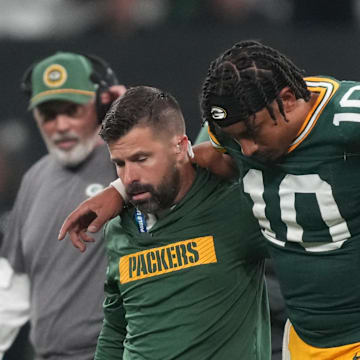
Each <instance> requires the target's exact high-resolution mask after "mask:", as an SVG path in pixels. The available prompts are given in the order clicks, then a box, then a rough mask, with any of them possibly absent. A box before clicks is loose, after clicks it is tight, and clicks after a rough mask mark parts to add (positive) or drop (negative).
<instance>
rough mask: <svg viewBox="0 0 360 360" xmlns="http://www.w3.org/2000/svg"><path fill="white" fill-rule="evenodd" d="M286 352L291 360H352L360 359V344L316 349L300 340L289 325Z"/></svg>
mask: <svg viewBox="0 0 360 360" xmlns="http://www.w3.org/2000/svg"><path fill="white" fill-rule="evenodd" d="M288 350H289V353H290V359H291V360H314V359H319V360H320V359H321V360H334V359H336V360H352V359H357V358H358V357H359V358H360V342H358V343H354V344H349V345H343V346H336V347H331V348H318V347H314V346H311V345H309V344H306V343H305V342H304V341H303V340H301V339H300V337H299V335H298V334H297V333H296V331H295V329H294V327H293V326H292V325H290V332H289V344H288Z"/></svg>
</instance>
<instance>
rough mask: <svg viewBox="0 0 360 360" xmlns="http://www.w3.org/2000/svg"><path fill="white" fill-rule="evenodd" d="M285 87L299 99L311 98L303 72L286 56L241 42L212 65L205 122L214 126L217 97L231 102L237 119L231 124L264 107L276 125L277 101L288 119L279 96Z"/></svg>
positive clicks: (204, 106)
mask: <svg viewBox="0 0 360 360" xmlns="http://www.w3.org/2000/svg"><path fill="white" fill-rule="evenodd" d="M285 86H289V87H290V89H291V90H292V91H293V92H294V94H295V96H296V98H297V99H299V98H302V99H304V100H305V101H308V100H309V99H310V92H309V91H308V89H307V87H306V83H305V81H304V80H303V71H302V70H300V69H299V68H298V67H296V66H295V65H294V64H293V63H292V62H291V61H290V60H289V59H288V58H287V57H286V56H284V55H283V54H281V53H280V52H279V51H277V50H275V49H273V48H271V47H268V46H265V45H263V44H261V43H260V42H258V41H251V40H248V41H242V42H239V43H237V44H235V45H234V46H233V47H232V48H230V49H228V50H226V51H225V52H224V53H223V54H222V55H221V56H219V57H218V58H217V59H216V60H214V61H213V62H212V63H211V64H210V68H209V70H208V74H207V77H206V79H205V81H204V84H203V87H202V97H201V110H202V115H203V122H205V121H208V122H209V124H210V125H211V122H212V121H214V118H213V117H212V114H211V109H212V106H213V105H217V104H216V102H215V103H214V98H215V99H219V98H220V97H222V98H224V99H228V100H226V102H227V104H230V105H229V107H230V109H231V108H233V109H232V110H231V111H232V112H233V115H232V116H233V119H232V120H231V119H230V121H229V120H228V124H229V125H230V124H231V123H235V122H238V121H241V120H245V121H246V120H247V119H248V118H249V117H250V116H251V115H253V114H255V113H256V112H258V111H259V110H261V109H263V108H266V109H267V110H268V112H269V114H270V116H271V118H272V119H273V120H274V121H275V122H276V119H275V115H274V112H273V109H272V107H271V105H270V104H271V103H272V102H273V101H274V100H276V102H277V104H278V106H279V110H280V113H281V114H282V115H283V117H284V119H285V120H286V117H285V113H284V108H283V103H282V100H281V98H280V97H279V93H280V91H281V90H282V89H283V88H284V87H285ZM229 99H231V100H229ZM234 108H236V110H235V111H234ZM235 116H236V119H235ZM231 121H232V122H231ZM224 123H225V122H224ZM219 125H220V126H221V124H219ZM222 126H227V125H222Z"/></svg>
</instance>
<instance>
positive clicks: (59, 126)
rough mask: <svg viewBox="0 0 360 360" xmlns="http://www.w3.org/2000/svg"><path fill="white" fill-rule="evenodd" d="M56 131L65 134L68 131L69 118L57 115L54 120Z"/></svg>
mask: <svg viewBox="0 0 360 360" xmlns="http://www.w3.org/2000/svg"><path fill="white" fill-rule="evenodd" d="M55 122H56V130H57V131H58V132H67V131H69V129H70V118H69V117H68V116H66V115H64V114H57V115H56V118H55Z"/></svg>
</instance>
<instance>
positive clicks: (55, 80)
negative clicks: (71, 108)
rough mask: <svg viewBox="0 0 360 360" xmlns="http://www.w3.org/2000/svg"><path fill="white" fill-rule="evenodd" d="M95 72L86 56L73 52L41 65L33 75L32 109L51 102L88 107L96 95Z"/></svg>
mask: <svg viewBox="0 0 360 360" xmlns="http://www.w3.org/2000/svg"><path fill="white" fill-rule="evenodd" d="M92 72H93V67H92V65H91V62H90V61H89V60H88V59H87V58H86V57H85V56H83V55H79V54H74V53H70V52H57V53H56V54H54V55H52V56H50V57H47V58H46V59H44V60H42V61H40V62H38V63H37V64H36V65H35V66H34V68H33V70H32V72H31V90H32V91H31V95H32V96H31V99H30V105H29V109H33V108H34V107H35V106H37V105H39V104H42V103H44V102H47V101H50V100H63V101H72V102H74V103H77V104H86V103H88V102H89V101H90V100H91V99H92V98H93V97H94V96H95V92H96V84H94V83H93V82H92V81H91V79H90V76H91V73H92Z"/></svg>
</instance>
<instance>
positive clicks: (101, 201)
mask: <svg viewBox="0 0 360 360" xmlns="http://www.w3.org/2000/svg"><path fill="white" fill-rule="evenodd" d="M123 205H124V201H123V199H122V197H121V196H120V194H119V193H118V191H117V190H116V189H115V188H113V187H112V186H109V187H107V188H105V189H104V190H103V191H101V192H100V193H99V194H97V195H95V196H93V197H91V198H89V199H87V200H85V201H83V202H82V203H81V204H80V205H79V206H78V207H77V208H76V209H75V210H74V211H73V212H72V213H71V214H70V215H69V216H68V217H67V218H66V219H65V221H64V223H63V225H62V227H61V229H60V233H59V236H58V239H59V240H62V239H64V238H65V236H66V234H67V233H69V236H70V240H71V242H72V244H73V245H74V246H75V247H76V248H78V249H79V250H80V251H81V252H84V251H85V250H86V245H85V243H87V242H94V241H95V240H94V238H92V237H91V236H89V235H88V234H87V233H86V232H87V231H88V232H90V233H96V232H98V231H99V230H100V229H101V227H102V226H103V225H104V224H105V222H106V221H108V220H110V219H112V218H113V217H115V216H116V215H118V214H119V213H120V212H121V210H122V208H123Z"/></svg>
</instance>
